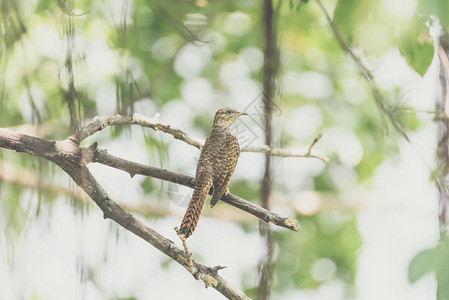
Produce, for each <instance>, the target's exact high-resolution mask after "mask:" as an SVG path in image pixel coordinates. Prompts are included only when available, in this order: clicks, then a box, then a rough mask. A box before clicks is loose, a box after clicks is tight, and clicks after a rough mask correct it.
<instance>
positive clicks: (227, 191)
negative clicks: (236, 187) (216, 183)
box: [224, 188, 230, 196]
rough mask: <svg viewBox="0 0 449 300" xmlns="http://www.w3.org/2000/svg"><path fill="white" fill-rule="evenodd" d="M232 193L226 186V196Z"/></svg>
mask: <svg viewBox="0 0 449 300" xmlns="http://www.w3.org/2000/svg"><path fill="white" fill-rule="evenodd" d="M229 193H230V191H229V188H226V191H225V193H224V194H225V196H227V195H228V194H229Z"/></svg>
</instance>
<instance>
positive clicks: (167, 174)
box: [93, 149, 300, 231]
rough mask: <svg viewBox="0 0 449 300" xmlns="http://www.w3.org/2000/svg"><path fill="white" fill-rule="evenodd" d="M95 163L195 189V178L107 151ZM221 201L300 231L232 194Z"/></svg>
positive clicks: (291, 221) (97, 154) (287, 220)
mask: <svg viewBox="0 0 449 300" xmlns="http://www.w3.org/2000/svg"><path fill="white" fill-rule="evenodd" d="M93 162H98V163H101V164H104V165H107V166H110V167H113V168H116V169H120V170H122V171H125V172H128V173H129V174H130V175H131V177H132V176H134V175H136V174H140V175H145V176H151V177H154V178H158V179H162V180H166V181H170V182H173V183H176V184H181V185H184V186H187V187H190V188H194V187H195V178H193V177H190V176H187V175H182V174H178V173H175V172H171V171H168V170H166V169H160V168H155V167H151V166H146V165H143V164H139V163H135V162H132V161H129V160H126V159H122V158H119V157H115V156H113V155H111V154H109V153H107V152H106V151H105V150H99V149H98V150H95V151H94V154H93ZM209 194H212V193H211V191H209ZM221 200H222V201H224V202H226V203H228V204H231V205H233V206H235V207H237V208H240V209H241V210H244V211H246V212H248V213H250V214H252V215H254V216H256V217H258V218H259V219H261V220H263V221H265V222H269V223H272V224H275V225H278V226H281V227H285V228H288V229H290V230H293V231H298V230H299V229H300V227H299V224H298V221H297V220H296V219H290V218H286V217H282V216H280V215H278V214H276V213H274V212H271V211H268V210H266V209H264V208H262V207H260V206H259V205H257V204H254V203H252V202H249V201H246V200H245V199H242V198H240V197H238V196H235V195H233V194H231V193H229V194H227V195H225V196H223V197H222V198H221Z"/></svg>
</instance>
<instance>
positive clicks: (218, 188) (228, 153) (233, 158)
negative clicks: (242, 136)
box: [210, 138, 240, 207]
mask: <svg viewBox="0 0 449 300" xmlns="http://www.w3.org/2000/svg"><path fill="white" fill-rule="evenodd" d="M220 150H221V151H219V152H221V153H220V154H222V153H223V154H224V155H223V156H222V157H221V158H220V157H218V158H219V159H220V161H219V163H218V169H217V173H216V174H218V176H215V178H214V193H213V194H212V199H211V200H210V207H214V206H215V204H217V202H218V200H220V199H221V197H222V196H223V195H224V193H225V192H226V188H227V187H228V184H229V181H230V180H231V176H232V174H233V173H234V170H235V166H236V165H237V160H238V158H239V155H240V146H239V144H238V141H237V139H236V138H233V139H232V142H231V143H230V144H229V145H227V146H225V149H220Z"/></svg>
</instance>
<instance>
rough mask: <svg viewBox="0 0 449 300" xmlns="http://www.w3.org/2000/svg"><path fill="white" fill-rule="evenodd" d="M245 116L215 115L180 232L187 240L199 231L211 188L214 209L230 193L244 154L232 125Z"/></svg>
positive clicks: (226, 111) (230, 111)
mask: <svg viewBox="0 0 449 300" xmlns="http://www.w3.org/2000/svg"><path fill="white" fill-rule="evenodd" d="M242 115H245V114H244V113H239V112H237V111H236V110H234V109H231V108H222V109H220V110H218V111H217V113H216V114H215V118H214V123H213V125H212V130H211V132H210V134H209V137H208V138H207V139H206V142H205V143H204V147H203V149H202V151H201V155H200V159H199V161H198V164H197V168H196V177H195V189H194V191H193V195H192V199H191V200H190V202H189V206H188V207H187V211H186V213H185V215H184V218H183V219H182V222H181V226H180V228H179V230H178V235H179V236H180V237H181V238H184V239H187V238H188V237H189V236H191V235H192V233H193V231H194V230H195V228H196V225H197V224H198V220H199V217H200V214H201V211H202V209H203V206H204V201H205V200H206V197H207V195H208V193H209V190H210V188H211V187H213V194H212V199H211V203H210V206H211V207H213V206H214V205H215V204H217V202H218V200H220V198H221V197H222V196H223V195H224V194H225V193H226V189H227V187H228V184H229V181H230V180H231V176H232V174H233V173H234V169H235V166H236V165H237V160H238V157H239V155H240V146H239V142H238V140H237V138H236V137H235V136H233V135H232V134H231V132H230V131H229V126H230V125H231V123H232V121H233V120H235V119H236V118H237V117H239V116H242Z"/></svg>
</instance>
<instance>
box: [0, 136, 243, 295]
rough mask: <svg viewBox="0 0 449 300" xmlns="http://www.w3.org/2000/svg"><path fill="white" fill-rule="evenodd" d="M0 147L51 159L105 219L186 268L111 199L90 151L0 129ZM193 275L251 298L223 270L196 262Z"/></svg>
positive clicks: (173, 250)
mask: <svg viewBox="0 0 449 300" xmlns="http://www.w3.org/2000/svg"><path fill="white" fill-rule="evenodd" d="M0 148H6V149H11V150H15V151H17V152H24V153H27V154H29V155H33V156H38V157H42V158H44V159H48V160H50V161H52V162H54V163H55V164H57V165H58V166H60V167H61V168H62V169H63V170H64V171H65V172H66V173H67V174H68V175H69V176H70V177H72V179H73V180H74V181H75V182H76V184H77V185H78V186H80V187H81V188H82V189H83V190H84V191H85V192H86V193H87V194H88V195H89V196H90V197H91V198H92V200H94V202H95V203H96V204H97V205H98V206H99V207H100V209H101V210H102V211H103V213H104V217H105V218H110V219H112V220H114V221H115V222H116V223H118V224H119V225H121V226H122V227H124V228H125V229H127V230H129V231H131V232H133V233H134V234H136V235H137V236H139V237H141V238H142V239H144V240H145V241H147V242H148V243H150V244H151V245H153V246H154V247H155V248H157V249H158V250H160V251H162V252H163V253H165V254H166V255H168V256H169V257H171V258H172V259H173V260H175V261H176V262H178V263H179V264H181V265H182V266H184V267H185V268H186V267H187V259H186V257H185V255H184V251H183V250H182V249H180V248H178V247H177V246H176V245H175V244H174V243H173V242H172V241H171V240H169V239H167V238H165V237H164V236H162V235H160V234H159V233H157V232H156V231H154V230H153V229H151V228H149V227H147V226H145V225H144V224H143V223H142V222H140V221H139V220H138V219H136V218H135V217H134V216H133V215H131V214H129V213H127V212H126V211H125V210H123V208H121V207H120V206H119V205H117V203H115V202H114V201H112V200H111V198H110V197H109V196H108V194H107V193H106V191H105V190H104V189H103V188H102V186H101V185H100V184H99V183H98V182H97V181H96V180H95V178H94V177H93V176H92V174H91V173H90V172H89V170H88V169H87V167H86V165H85V163H86V161H87V162H88V161H90V160H91V159H90V158H91V157H90V155H89V154H90V153H91V152H92V151H91V149H82V148H79V146H78V145H77V144H75V143H73V141H72V140H69V139H67V140H64V141H48V140H44V139H40V138H35V137H31V136H27V135H22V134H18V133H15V132H13V131H11V130H8V129H4V128H0ZM193 267H194V272H193V275H194V277H195V278H196V279H201V280H202V281H203V282H204V283H205V285H206V287H209V286H212V287H213V288H215V289H216V290H217V291H219V292H220V293H222V294H223V295H224V296H225V297H227V298H228V299H249V297H248V296H246V295H245V294H244V293H243V292H242V291H240V290H239V289H237V288H236V287H234V286H232V285H231V284H230V283H229V282H227V281H226V280H224V279H223V278H222V277H221V276H219V275H218V274H217V271H218V270H219V269H220V268H221V267H214V268H209V267H206V266H204V265H202V264H198V263H196V262H194V266H193Z"/></svg>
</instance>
